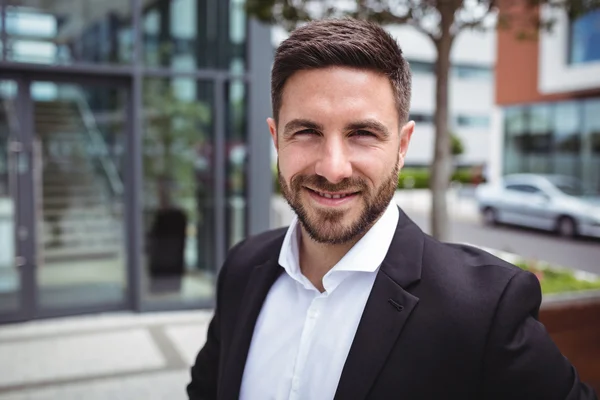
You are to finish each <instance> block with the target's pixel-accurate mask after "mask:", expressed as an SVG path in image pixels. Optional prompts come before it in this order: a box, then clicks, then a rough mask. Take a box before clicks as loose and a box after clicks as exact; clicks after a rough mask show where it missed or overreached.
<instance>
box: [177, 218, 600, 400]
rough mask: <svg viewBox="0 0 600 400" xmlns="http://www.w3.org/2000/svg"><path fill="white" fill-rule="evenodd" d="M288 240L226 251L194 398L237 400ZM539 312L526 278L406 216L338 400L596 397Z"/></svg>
mask: <svg viewBox="0 0 600 400" xmlns="http://www.w3.org/2000/svg"><path fill="white" fill-rule="evenodd" d="M284 236H285V229H279V230H275V231H270V232H266V233H263V234H261V235H258V236H255V237H251V238H249V239H246V240H245V241H243V242H241V243H239V244H238V245H236V246H235V247H234V248H233V249H232V250H231V251H230V253H229V255H228V258H227V260H226V262H225V264H224V265H223V268H222V270H221V273H220V276H219V281H218V285H217V306H216V310H215V315H214V317H213V319H212V321H211V323H210V326H209V328H208V336H207V341H206V344H205V346H204V347H203V348H202V350H201V351H200V353H199V354H198V357H197V359H196V363H195V365H194V366H193V367H192V371H191V372H192V381H191V383H190V384H189V385H188V388H187V391H188V395H189V397H190V399H193V400H199V399H220V400H233V399H236V398H238V397H239V392H240V385H241V381H242V375H243V372H244V366H245V363H246V357H247V354H248V350H249V346H250V343H251V340H252V335H253V330H254V325H255V323H256V319H257V317H258V315H259V312H260V310H261V307H262V304H263V301H264V300H265V298H266V295H267V293H268V292H269V289H270V287H271V285H272V284H273V283H274V282H275V280H276V278H277V277H278V275H279V274H280V273H281V272H282V270H283V268H282V267H280V266H279V264H278V257H279V252H280V248H281V245H282V242H283V238H284ZM540 303H541V291H540V286H539V282H538V281H537V278H536V277H535V276H534V275H532V274H531V273H528V272H525V271H522V270H520V269H519V268H517V267H515V266H513V265H511V264H508V263H506V262H504V261H502V260H500V259H498V258H496V257H494V256H492V255H490V254H488V253H485V252H483V251H481V250H478V249H475V248H472V247H468V246H459V245H449V244H443V243H440V242H438V241H436V240H434V239H433V238H431V237H429V236H427V235H425V234H424V233H423V232H422V231H421V230H420V229H419V228H418V227H417V225H415V224H414V223H413V222H412V221H411V220H410V219H409V218H408V217H407V216H406V215H405V214H404V213H403V212H402V211H400V219H399V222H398V226H397V228H396V232H395V235H394V238H393V240H392V243H391V245H390V248H389V250H388V253H387V255H386V257H385V259H384V261H383V263H382V264H381V268H380V269H379V272H378V274H377V277H376V279H375V283H374V285H373V289H372V291H371V294H370V296H369V298H368V300H367V304H366V306H365V309H364V312H363V315H362V318H361V320H360V324H359V326H358V329H357V331H356V335H355V337H354V341H353V343H352V346H351V348H350V352H349V354H348V358H347V359H346V363H345V365H344V368H343V371H342V375H341V378H340V381H339V384H338V388H337V392H336V395H335V399H352V400H354V399H400V398H401V399H462V400H465V399H528V400H533V399H540V400H552V399H557V400H558V399H560V400H565V399H569V400H572V399H595V398H596V396H595V395H594V393H593V391H592V390H591V389H590V388H589V387H588V386H586V385H584V384H582V383H580V381H579V378H578V375H577V373H576V371H575V369H574V368H573V367H572V366H571V364H570V363H569V361H568V360H567V359H566V358H565V357H563V356H562V355H561V353H560V351H559V350H558V348H557V347H556V345H555V344H554V343H553V342H552V340H551V339H550V337H549V336H548V334H547V332H546V330H545V329H544V326H543V325H542V324H541V323H540V322H539V321H538V320H537V316H538V311H539V307H540ZM265 384H268V382H265ZM257 400H260V399H257ZM307 400H310V399H307Z"/></svg>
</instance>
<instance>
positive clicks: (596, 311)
mask: <svg viewBox="0 0 600 400" xmlns="http://www.w3.org/2000/svg"><path fill="white" fill-rule="evenodd" d="M539 317H540V321H541V322H542V323H543V324H544V325H545V326H546V329H547V330H548V333H549V334H550V336H551V337H552V339H553V340H554V342H555V343H556V344H557V345H558V347H559V348H560V350H561V352H562V353H563V354H564V355H565V357H567V358H568V359H569V361H570V362H571V363H572V364H573V365H574V366H575V368H577V371H578V373H579V375H580V378H581V380H582V381H584V382H586V383H588V384H590V385H592V386H593V387H594V389H595V390H596V393H600V291H597V290H594V291H589V292H581V293H573V294H569V293H564V294H556V295H546V296H544V301H543V302H542V307H541V309H540V316H539Z"/></svg>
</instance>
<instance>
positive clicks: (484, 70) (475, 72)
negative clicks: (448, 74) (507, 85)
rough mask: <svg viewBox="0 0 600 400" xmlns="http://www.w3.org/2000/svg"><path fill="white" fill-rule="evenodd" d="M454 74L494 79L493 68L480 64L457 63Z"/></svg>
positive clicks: (460, 76)
mask: <svg viewBox="0 0 600 400" xmlns="http://www.w3.org/2000/svg"><path fill="white" fill-rule="evenodd" d="M453 71H454V74H455V75H456V76H457V77H458V78H463V79H492V69H491V68H488V67H482V66H478V65H455V66H454V68H453Z"/></svg>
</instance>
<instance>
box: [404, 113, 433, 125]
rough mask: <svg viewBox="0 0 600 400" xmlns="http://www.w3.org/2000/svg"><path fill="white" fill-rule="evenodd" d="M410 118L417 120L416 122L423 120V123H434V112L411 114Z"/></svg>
mask: <svg viewBox="0 0 600 400" xmlns="http://www.w3.org/2000/svg"><path fill="white" fill-rule="evenodd" d="M409 119H410V120H412V121H415V122H421V123H426V124H432V123H433V115H432V114H425V113H414V114H411V115H410V117H409Z"/></svg>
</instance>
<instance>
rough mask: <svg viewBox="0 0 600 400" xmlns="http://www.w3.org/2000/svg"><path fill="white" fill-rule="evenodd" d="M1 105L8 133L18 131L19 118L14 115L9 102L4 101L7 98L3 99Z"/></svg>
mask: <svg viewBox="0 0 600 400" xmlns="http://www.w3.org/2000/svg"><path fill="white" fill-rule="evenodd" d="M3 100H4V101H2V106H3V107H4V112H5V113H6V120H7V122H8V131H9V133H13V132H18V130H19V120H18V119H17V118H16V117H15V115H16V114H15V113H14V110H13V109H11V107H10V104H11V102H9V101H6V100H7V99H3ZM9 139H10V136H9Z"/></svg>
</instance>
